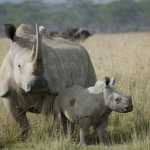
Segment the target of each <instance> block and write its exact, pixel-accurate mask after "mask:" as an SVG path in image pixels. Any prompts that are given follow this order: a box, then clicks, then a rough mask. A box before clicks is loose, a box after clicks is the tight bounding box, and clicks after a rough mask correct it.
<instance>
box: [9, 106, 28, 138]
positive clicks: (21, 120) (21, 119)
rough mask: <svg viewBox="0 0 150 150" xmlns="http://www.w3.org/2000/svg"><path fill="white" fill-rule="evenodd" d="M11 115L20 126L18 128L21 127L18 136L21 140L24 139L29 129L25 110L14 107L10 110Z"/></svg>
mask: <svg viewBox="0 0 150 150" xmlns="http://www.w3.org/2000/svg"><path fill="white" fill-rule="evenodd" d="M11 115H12V117H13V118H14V119H15V121H16V122H17V123H18V124H19V126H20V129H21V134H20V138H21V139H22V140H24V139H26V138H27V135H28V131H29V129H30V125H29V122H28V119H27V116H26V112H24V111H22V110H20V109H16V110H13V111H11Z"/></svg>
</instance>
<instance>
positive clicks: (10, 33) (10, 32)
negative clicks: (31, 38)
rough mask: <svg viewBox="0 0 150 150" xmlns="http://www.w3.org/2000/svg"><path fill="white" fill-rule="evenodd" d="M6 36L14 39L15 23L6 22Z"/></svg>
mask: <svg viewBox="0 0 150 150" xmlns="http://www.w3.org/2000/svg"><path fill="white" fill-rule="evenodd" d="M4 27H5V34H6V36H7V37H8V38H9V39H11V40H12V41H14V37H15V33H16V27H15V26H14V25H13V24H4Z"/></svg>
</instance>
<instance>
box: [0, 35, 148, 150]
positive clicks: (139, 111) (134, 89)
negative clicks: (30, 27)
mask: <svg viewBox="0 0 150 150" xmlns="http://www.w3.org/2000/svg"><path fill="white" fill-rule="evenodd" d="M7 43H8V42H7V41H6V40H0V61H2V59H3V57H4V55H5V53H6V51H5V49H6V50H7V47H8V44H7ZM82 44H83V45H84V46H85V47H86V48H87V49H88V51H89V54H90V56H91V58H92V62H93V64H94V67H95V70H96V73H97V77H98V79H103V77H104V76H113V77H115V78H116V80H117V89H119V90H121V91H122V92H123V93H126V94H128V95H132V97H133V105H134V110H133V112H131V113H127V114H119V113H113V114H112V115H111V117H110V121H109V126H108V133H109V137H110V140H111V143H112V145H111V146H109V147H107V146H103V145H98V144H92V145H90V146H86V147H81V146H79V145H78V144H77V142H78V136H77V133H75V134H74V136H73V139H70V138H69V137H67V138H66V137H64V136H61V135H60V134H59V132H58V130H56V127H55V123H54V122H53V118H52V117H51V119H50V120H49V123H46V122H45V119H43V116H42V115H33V114H28V117H29V119H30V123H31V127H32V130H31V133H30V135H29V138H28V139H27V140H26V141H25V142H21V141H17V140H16V137H17V133H18V132H17V131H18V127H16V124H15V123H14V122H13V121H12V119H10V117H8V116H7V113H6V110H5V108H4V107H3V104H1V106H0V149H4V150H11V149H13V150H20V149H22V150H26V149H28V150H63V149H64V150H80V149H83V150H91V149H92V150H98V149H99V150H108V149H109V150H150V128H149V127H150V33H124V34H97V35H95V36H93V37H91V38H89V39H87V40H86V41H85V42H84V43H82ZM49 127H50V128H49Z"/></svg>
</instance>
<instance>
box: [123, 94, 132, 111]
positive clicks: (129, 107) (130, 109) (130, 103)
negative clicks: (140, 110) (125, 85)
mask: <svg viewBox="0 0 150 150" xmlns="http://www.w3.org/2000/svg"><path fill="white" fill-rule="evenodd" d="M127 98H128V106H126V107H125V108H124V112H131V111H132V110H133V104H132V97H131V96H128V97H127Z"/></svg>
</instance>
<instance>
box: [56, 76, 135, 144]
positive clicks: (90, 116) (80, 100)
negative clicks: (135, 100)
mask: <svg viewBox="0 0 150 150" xmlns="http://www.w3.org/2000/svg"><path fill="white" fill-rule="evenodd" d="M98 83H101V84H100V85H101V86H99V88H100V91H99V93H95V92H94V93H92V92H91V91H89V88H88V89H86V88H83V87H81V86H79V85H74V86H72V87H70V88H67V89H64V90H63V91H62V92H61V93H60V94H59V95H58V96H57V97H56V99H55V102H54V111H55V113H56V114H55V115H56V116H57V118H58V120H59V122H60V126H62V120H61V119H62V117H64V116H65V117H66V118H67V119H68V120H69V121H70V122H72V123H78V124H79V127H80V144H84V145H85V144H86V139H85V137H86V136H87V135H88V130H89V127H90V126H93V127H94V128H95V129H96V130H97V133H98V136H99V140H100V142H103V143H104V144H107V142H108V141H107V134H106V127H107V122H108V117H109V115H110V114H111V112H112V111H115V112H121V113H127V112H130V111H132V109H133V105H132V98H131V96H124V95H123V94H121V93H119V92H118V91H116V89H115V87H114V84H115V82H114V79H111V80H110V78H108V77H107V78H106V79H105V81H103V82H102V81H98V82H97V83H96V85H97V84H98ZM102 83H103V84H102ZM94 87H95V86H94ZM90 89H91V88H90ZM96 91H97V90H96Z"/></svg>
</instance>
